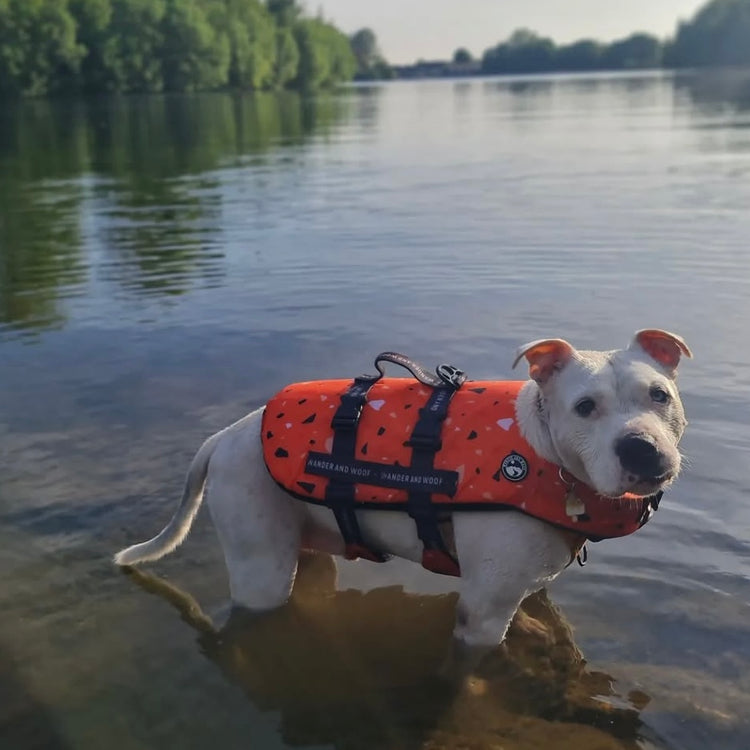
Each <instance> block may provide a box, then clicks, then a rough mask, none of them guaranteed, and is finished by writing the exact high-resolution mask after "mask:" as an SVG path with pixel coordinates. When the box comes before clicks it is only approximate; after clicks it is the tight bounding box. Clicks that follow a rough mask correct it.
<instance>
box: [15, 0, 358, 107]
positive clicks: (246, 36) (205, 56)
mask: <svg viewBox="0 0 750 750" xmlns="http://www.w3.org/2000/svg"><path fill="white" fill-rule="evenodd" d="M356 69H357V61H356V59H355V57H354V54H353V52H352V49H351V46H350V43H349V39H348V37H347V36H346V35H345V34H343V33H342V32H341V31H340V30H339V29H337V28H336V27H335V26H333V25H332V24H330V23H328V22H326V21H325V20H324V19H323V18H322V17H308V16H306V15H305V14H304V13H303V12H302V10H301V8H300V7H299V6H298V5H297V3H296V0H266V2H261V0H0V96H6V97H7V96H23V95H31V96H38V95H42V94H50V93H60V92H63V93H69V92H84V93H91V92H105V91H112V92H157V91H191V90H199V89H218V88H224V87H236V88H246V89H256V90H257V89H273V88H299V89H308V88H319V87H322V86H328V85H332V84H335V83H338V82H340V81H346V80H350V79H351V78H352V77H353V75H354V73H355V72H356Z"/></svg>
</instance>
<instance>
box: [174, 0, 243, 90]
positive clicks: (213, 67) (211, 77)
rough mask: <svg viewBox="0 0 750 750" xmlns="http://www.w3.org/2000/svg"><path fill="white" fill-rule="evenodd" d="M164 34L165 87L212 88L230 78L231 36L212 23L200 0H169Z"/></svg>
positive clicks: (182, 88)
mask: <svg viewBox="0 0 750 750" xmlns="http://www.w3.org/2000/svg"><path fill="white" fill-rule="evenodd" d="M161 37H162V47H161V50H160V53H161V61H162V78H163V82H164V88H165V89H167V90H168V91H189V90H194V89H211V88H217V87H218V86H221V85H222V84H224V83H225V82H226V80H227V76H228V73H229V60H230V50H229V40H228V39H227V37H226V36H222V35H220V34H219V33H217V32H216V31H215V29H214V28H213V27H212V26H211V25H210V23H209V22H208V18H207V16H206V13H205V12H204V10H203V8H202V7H200V5H199V4H198V2H197V0H167V4H166V11H165V13H164V17H163V18H162V22H161Z"/></svg>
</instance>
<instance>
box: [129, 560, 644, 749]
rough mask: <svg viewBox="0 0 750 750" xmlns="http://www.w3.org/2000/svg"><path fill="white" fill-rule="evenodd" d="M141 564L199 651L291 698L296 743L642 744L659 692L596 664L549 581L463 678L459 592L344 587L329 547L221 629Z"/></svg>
mask: <svg viewBox="0 0 750 750" xmlns="http://www.w3.org/2000/svg"><path fill="white" fill-rule="evenodd" d="M130 575H131V576H132V577H133V579H134V580H135V582H136V583H138V584H139V585H140V586H141V587H142V588H144V589H146V590H147V591H149V592H151V593H153V594H156V595H158V596H160V597H162V598H164V599H166V600H167V601H168V602H169V603H170V604H172V605H173V606H174V607H175V608H176V609H177V610H178V611H179V612H180V614H181V616H182V619H183V620H185V621H186V622H187V623H189V624H190V625H191V626H192V627H194V628H195V629H196V630H197V631H198V632H199V637H198V644H199V647H200V650H201V652H202V653H203V654H204V655H205V656H207V657H208V658H209V659H211V660H212V661H213V662H215V663H216V664H217V665H218V666H219V668H220V669H221V670H222V672H223V673H224V674H225V676H226V678H227V679H228V680H229V681H230V682H232V683H236V684H238V685H240V686H241V687H242V689H243V691H244V692H245V694H246V695H247V696H248V697H249V698H250V700H251V701H252V702H253V703H254V704H255V705H256V706H257V707H258V708H260V709H261V710H264V711H279V712H280V714H281V734H282V736H283V739H284V741H285V742H287V743H289V744H290V745H293V746H297V745H319V744H330V745H333V746H334V747H336V748H351V749H354V748H357V749H360V748H361V749H362V750H369V749H373V750H374V749H375V748H382V747H388V748H393V749H396V748H419V747H457V746H460V745H462V743H469V745H470V746H472V747H475V746H476V747H487V746H490V745H491V744H492V743H493V742H494V743H497V742H500V743H501V744H502V743H503V742H507V741H510V742H512V743H513V744H512V746H513V747H514V748H515V747H518V748H526V747H529V748H531V747H534V748H536V747H541V746H542V745H543V743H548V744H549V743H553V746H554V747H556V748H566V747H578V748H581V747H597V748H636V747H638V746H639V745H638V740H639V737H640V734H639V733H640V729H641V723H640V720H639V712H640V710H641V709H642V708H644V707H645V706H646V705H647V704H648V702H649V699H648V696H646V695H645V694H643V693H640V692H637V691H635V692H632V693H631V694H630V695H628V696H619V695H617V694H616V692H615V689H614V687H613V683H614V681H613V679H612V678H611V677H610V676H609V675H606V674H604V673H601V672H594V671H590V670H588V669H587V668H586V665H585V661H584V659H583V657H582V655H581V653H580V651H579V650H578V648H577V647H576V645H575V643H574V641H573V637H572V633H571V630H570V628H569V626H568V624H567V623H566V622H565V620H564V618H563V617H562V615H561V613H560V611H559V610H558V609H557V608H556V607H555V606H554V605H553V604H552V603H551V602H550V600H549V599H548V598H547V596H546V594H545V593H544V592H540V593H539V594H536V595H534V596H532V597H529V598H528V599H527V600H526V601H525V602H524V605H523V609H522V611H521V613H520V615H519V616H517V617H516V620H515V621H514V624H513V627H512V629H511V631H510V634H509V636H508V639H507V642H506V644H505V645H504V647H502V648H499V649H497V651H496V652H495V653H493V654H491V655H490V656H489V657H487V658H486V659H485V660H484V661H483V662H482V664H481V665H480V667H479V670H478V672H477V674H476V676H473V677H471V678H466V677H455V676H453V677H451V676H450V674H451V669H450V668H448V667H446V664H447V663H448V661H449V656H450V649H451V631H452V628H453V621H454V615H455V600H456V597H455V596H454V595H443V596H421V595H414V594H405V593H404V592H403V591H402V589H401V588H400V587H390V588H381V589H376V590H373V591H370V592H367V593H362V592H360V591H355V590H348V591H336V590H335V575H336V574H335V567H334V565H333V562H332V560H331V559H330V558H328V557H326V556H322V555H312V554H311V555H305V556H304V557H303V558H302V561H301V564H300V570H299V573H298V578H297V581H296V583H295V589H294V594H293V597H292V600H291V601H290V603H289V604H288V605H287V606H286V607H284V608H282V609H280V610H277V611H275V612H271V613H268V614H265V615H261V616H256V617H249V616H244V617H243V616H241V615H236V614H235V615H233V616H232V618H230V620H229V622H228V623H227V624H226V625H225V626H224V627H223V628H221V629H219V630H217V629H215V627H214V625H213V623H212V621H211V620H210V619H209V618H208V617H207V616H206V615H205V614H204V613H203V612H202V611H201V609H200V607H199V605H197V603H196V602H195V601H194V600H193V599H192V597H190V596H189V595H187V594H185V593H184V592H182V591H180V590H179V589H177V588H175V587H174V586H172V585H171V584H169V583H167V582H166V581H163V580H161V579H159V578H156V577H155V576H152V575H149V574H146V573H143V572H141V571H132V572H131V573H130ZM584 724H585V725H587V726H582V725H584Z"/></svg>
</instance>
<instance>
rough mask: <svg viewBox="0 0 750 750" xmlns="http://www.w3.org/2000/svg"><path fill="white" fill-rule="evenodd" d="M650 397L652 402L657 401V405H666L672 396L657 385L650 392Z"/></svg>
mask: <svg viewBox="0 0 750 750" xmlns="http://www.w3.org/2000/svg"><path fill="white" fill-rule="evenodd" d="M648 395H649V396H651V400H652V401H656V403H657V404H666V403H667V402H668V401H669V399H670V398H671V396H670V395H669V394H668V393H667V392H666V391H665V390H664V389H663V388H660V387H659V386H658V385H655V386H654V387H653V388H651V389H650V390H649V392H648Z"/></svg>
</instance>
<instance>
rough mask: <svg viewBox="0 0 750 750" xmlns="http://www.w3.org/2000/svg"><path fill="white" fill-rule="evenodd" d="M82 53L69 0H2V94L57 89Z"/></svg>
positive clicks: (75, 66)
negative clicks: (69, 7) (77, 41)
mask: <svg viewBox="0 0 750 750" xmlns="http://www.w3.org/2000/svg"><path fill="white" fill-rule="evenodd" d="M82 53H83V50H82V49H81V48H80V47H79V46H78V44H77V43H76V35H75V20H74V18H73V16H72V15H71V14H70V12H69V10H68V6H67V0H0V94H5V95H8V94H10V95H20V94H30V95H32V96H36V95H39V94H46V93H48V92H50V91H54V90H56V89H58V88H60V86H61V82H62V81H63V80H70V79H71V78H72V77H74V76H75V74H76V71H77V70H78V66H79V63H80V59H81V57H82Z"/></svg>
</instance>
